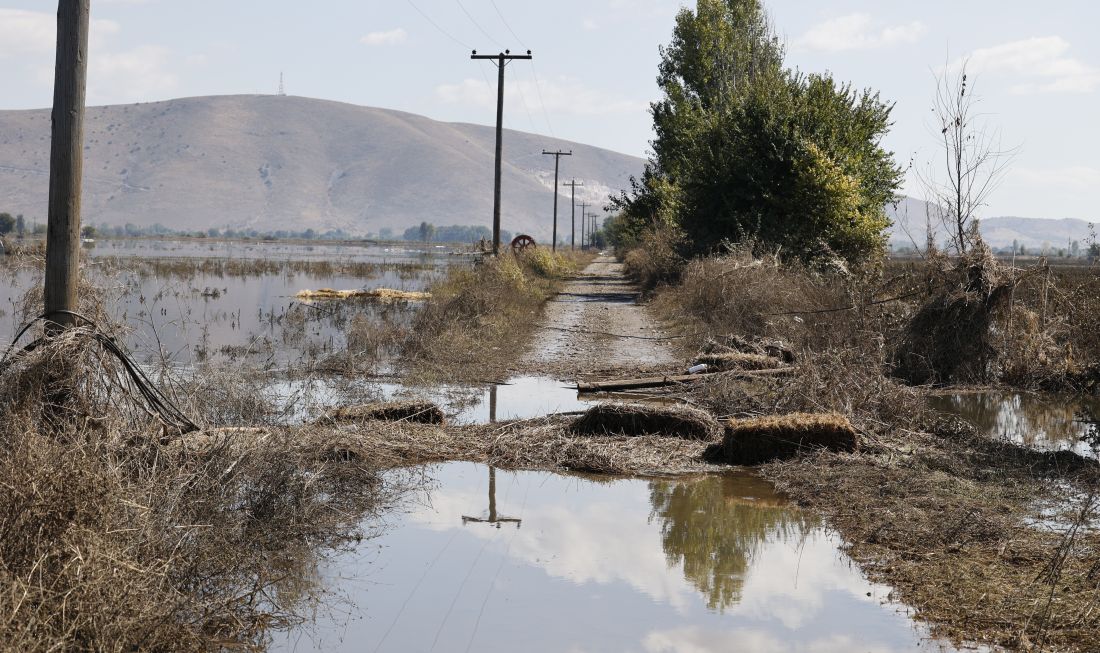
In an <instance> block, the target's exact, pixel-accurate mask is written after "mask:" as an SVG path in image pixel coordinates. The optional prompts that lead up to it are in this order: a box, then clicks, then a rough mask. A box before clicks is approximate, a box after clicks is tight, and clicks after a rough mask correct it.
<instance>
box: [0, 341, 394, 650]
mask: <svg viewBox="0 0 1100 653" xmlns="http://www.w3.org/2000/svg"><path fill="white" fill-rule="evenodd" d="M92 335H93V334H92V332H91V329H89V328H87V327H80V328H76V329H71V330H69V331H67V332H65V333H64V334H63V335H60V336H56V337H54V338H52V339H51V340H50V341H49V342H45V343H39V345H38V346H37V347H35V348H33V349H31V350H30V351H22V352H20V353H16V354H13V355H11V356H9V357H8V358H7V359H6V360H5V361H4V363H3V364H2V367H0V485H2V487H3V492H0V586H2V587H4V591H3V592H0V641H2V642H3V648H4V649H5V650H13V651H15V650H19V651H30V650H65V651H133V650H194V651H205V650H218V649H224V648H244V649H260V648H263V646H264V645H265V643H266V642H267V641H268V637H269V635H270V632H271V630H272V629H281V628H286V627H288V626H290V625H292V624H294V623H296V622H298V621H299V620H301V616H300V615H303V614H307V613H308V611H309V609H308V607H306V606H307V605H308V604H309V603H310V602H311V601H312V600H313V598H314V595H315V594H316V593H317V592H318V590H319V588H318V586H317V582H316V579H317V574H316V566H317V564H318V560H319V556H321V555H323V554H324V552H326V551H332V550H334V549H338V548H341V547H343V546H347V545H350V544H352V543H354V542H356V541H357V540H359V539H360V538H362V537H367V536H370V535H371V534H372V533H371V531H370V529H371V527H370V526H369V524H370V523H371V522H370V521H369V520H368V521H364V519H365V518H366V517H368V516H370V515H374V514H377V513H378V512H380V511H381V510H383V509H385V507H386V506H387V505H389V504H390V503H392V502H393V501H396V500H397V498H398V496H399V495H400V494H401V493H402V492H403V491H404V489H405V488H407V487H409V485H410V483H411V482H412V480H413V479H412V478H411V477H408V478H403V477H400V476H394V475H388V476H386V477H383V476H382V475H381V474H380V473H379V472H378V470H377V468H376V467H374V466H373V465H371V464H369V461H367V460H355V461H349V460H332V459H330V458H326V457H325V456H323V455H320V452H318V450H316V449H315V448H310V447H306V446H303V443H302V442H300V441H299V440H297V439H295V438H294V437H293V434H291V433H286V432H277V431H276V432H271V433H269V434H268V437H265V438H263V439H255V440H254V441H253V442H252V443H251V446H249V447H247V448H241V447H233V446H228V445H227V442H222V443H221V445H220V446H211V447H209V448H207V449H205V450H204V451H203V452H202V454H201V455H183V454H182V453H181V452H179V451H178V450H177V449H174V448H173V445H172V444H171V443H172V442H178V441H179V440H180V439H181V438H193V437H201V436H200V435H198V434H196V433H188V434H181V431H182V430H185V429H180V428H179V426H180V425H179V424H177V423H173V422H172V421H171V420H170V419H165V418H164V416H163V415H158V414H156V413H155V412H153V411H152V410H151V404H149V403H148V402H147V401H144V400H141V398H140V389H139V388H138V387H136V385H135V382H134V381H133V379H132V377H130V376H129V375H128V373H127V371H126V370H125V369H124V366H123V365H122V364H121V363H120V361H119V359H118V358H116V357H114V356H113V355H112V354H110V353H109V352H107V351H106V349H105V347H104V346H103V342H102V341H101V340H98V339H96V338H94V337H92ZM364 524H368V525H367V526H364Z"/></svg>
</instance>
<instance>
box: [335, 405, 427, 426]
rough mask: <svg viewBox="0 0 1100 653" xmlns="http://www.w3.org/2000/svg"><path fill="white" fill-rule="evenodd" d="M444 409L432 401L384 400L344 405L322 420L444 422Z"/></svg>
mask: <svg viewBox="0 0 1100 653" xmlns="http://www.w3.org/2000/svg"><path fill="white" fill-rule="evenodd" d="M445 417H446V416H445V415H444V413H443V409H442V408H440V407H439V406H437V405H435V404H433V403H432V402H430V401H384V402H375V403H370V404H363V405H360V406H343V407H340V408H337V409H335V410H333V411H332V412H330V413H329V414H328V415H326V416H325V417H323V418H321V420H320V421H321V422H367V421H383V422H416V423H419V424H442V423H443V422H444V419H445Z"/></svg>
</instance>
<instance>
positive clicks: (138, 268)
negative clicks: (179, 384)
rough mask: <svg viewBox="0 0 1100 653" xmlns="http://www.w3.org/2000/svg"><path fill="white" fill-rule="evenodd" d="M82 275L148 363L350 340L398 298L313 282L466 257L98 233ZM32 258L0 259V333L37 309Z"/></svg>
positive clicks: (304, 349)
mask: <svg viewBox="0 0 1100 653" xmlns="http://www.w3.org/2000/svg"><path fill="white" fill-rule="evenodd" d="M84 254H85V256H87V257H88V259H89V263H88V264H87V268H86V269H87V270H88V276H89V280H90V281H91V282H92V283H93V284H94V285H95V286H96V287H98V288H100V289H102V290H103V292H104V297H103V303H104V305H105V308H106V310H107V313H108V315H110V316H111V317H112V318H113V319H114V320H115V321H116V322H117V323H118V324H121V325H123V326H124V327H125V328H126V329H127V330H128V331H129V333H128V334H127V341H128V344H129V346H130V348H131V349H133V350H134V351H135V353H136V355H137V357H138V358H139V360H144V361H146V362H151V361H168V362H172V363H176V364H188V363H193V362H196V361H201V360H206V359H208V358H211V357H215V358H217V357H221V358H225V359H230V360H238V359H242V358H243V359H248V360H249V362H251V363H253V364H256V365H258V366H263V365H268V366H270V365H274V364H286V363H288V362H291V361H295V360H298V359H301V358H303V357H310V358H318V357H323V356H325V355H327V354H331V353H332V352H336V351H341V350H344V349H346V348H347V346H348V343H349V333H353V332H355V331H356V330H358V331H360V332H362V331H364V330H365V328H366V327H367V326H368V325H370V324H378V323H381V322H387V323H400V322H401V320H402V319H403V317H404V316H405V313H406V311H405V309H406V308H407V306H406V305H404V304H403V303H402V304H377V303H370V302H366V301H354V302H329V303H318V302H308V301H301V300H298V299H297V298H296V297H295V294H296V293H298V292H299V291H301V290H315V289H318V288H334V289H359V288H379V287H385V288H394V289H397V290H412V291H416V290H423V289H424V288H425V287H426V286H427V285H429V284H430V283H431V282H432V281H433V280H434V279H436V278H438V276H439V275H440V274H442V273H443V272H444V271H445V270H446V268H447V266H449V265H451V264H460V265H463V264H465V265H468V264H469V262H470V260H471V259H470V258H469V257H468V256H463V255H453V254H451V253H450V251H449V250H447V249H437V248H435V247H427V248H423V249H416V248H404V247H381V246H355V245H321V244H318V245H312V244H311V245H296V244H286V243H259V242H258V243H241V242H229V241H225V242H221V241H219V242H211V243H201V242H195V241H172V240H119V241H111V240H108V241H100V242H98V243H96V244H95V245H94V247H86V248H85V250H84ZM41 279H42V272H41V269H40V267H39V266H38V265H36V264H35V263H34V262H27V261H22V262H20V263H18V264H17V263H14V262H10V261H4V260H0V340H5V341H10V339H11V337H12V336H13V335H14V334H15V333H16V331H17V330H18V329H19V328H20V327H21V326H22V324H23V323H24V320H25V319H26V318H27V316H28V315H33V314H34V311H36V310H37V301H38V299H37V295H36V293H34V292H29V291H32V290H33V289H35V288H36V287H37V286H38V284H40V283H41Z"/></svg>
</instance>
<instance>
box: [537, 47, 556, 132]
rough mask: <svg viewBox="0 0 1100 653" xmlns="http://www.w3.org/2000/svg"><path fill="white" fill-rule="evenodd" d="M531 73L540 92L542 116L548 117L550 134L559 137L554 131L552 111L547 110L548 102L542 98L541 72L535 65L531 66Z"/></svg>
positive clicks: (547, 122) (547, 123) (547, 124)
mask: <svg viewBox="0 0 1100 653" xmlns="http://www.w3.org/2000/svg"><path fill="white" fill-rule="evenodd" d="M531 75H532V76H534V78H535V91H536V92H537V93H538V94H539V104H540V105H541V106H542V117H543V118H546V126H547V127H548V128H549V129H550V135H551V136H553V137H554V138H557V137H558V135H557V134H555V133H554V126H553V125H551V124H550V113H549V112H548V111H547V110H546V102H544V101H543V99H542V85H541V84H539V74H538V73H537V72H535V66H534V65H532V66H531Z"/></svg>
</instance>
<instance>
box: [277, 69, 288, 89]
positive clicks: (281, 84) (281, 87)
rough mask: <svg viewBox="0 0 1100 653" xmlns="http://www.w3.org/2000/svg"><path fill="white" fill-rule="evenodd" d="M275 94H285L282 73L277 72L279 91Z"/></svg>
mask: <svg viewBox="0 0 1100 653" xmlns="http://www.w3.org/2000/svg"><path fill="white" fill-rule="evenodd" d="M275 95H286V88H284V87H283V73H282V72H281V71H280V72H279V92H278V93H276V94H275Z"/></svg>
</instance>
